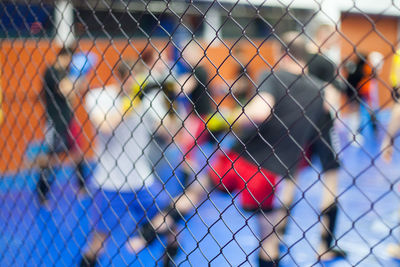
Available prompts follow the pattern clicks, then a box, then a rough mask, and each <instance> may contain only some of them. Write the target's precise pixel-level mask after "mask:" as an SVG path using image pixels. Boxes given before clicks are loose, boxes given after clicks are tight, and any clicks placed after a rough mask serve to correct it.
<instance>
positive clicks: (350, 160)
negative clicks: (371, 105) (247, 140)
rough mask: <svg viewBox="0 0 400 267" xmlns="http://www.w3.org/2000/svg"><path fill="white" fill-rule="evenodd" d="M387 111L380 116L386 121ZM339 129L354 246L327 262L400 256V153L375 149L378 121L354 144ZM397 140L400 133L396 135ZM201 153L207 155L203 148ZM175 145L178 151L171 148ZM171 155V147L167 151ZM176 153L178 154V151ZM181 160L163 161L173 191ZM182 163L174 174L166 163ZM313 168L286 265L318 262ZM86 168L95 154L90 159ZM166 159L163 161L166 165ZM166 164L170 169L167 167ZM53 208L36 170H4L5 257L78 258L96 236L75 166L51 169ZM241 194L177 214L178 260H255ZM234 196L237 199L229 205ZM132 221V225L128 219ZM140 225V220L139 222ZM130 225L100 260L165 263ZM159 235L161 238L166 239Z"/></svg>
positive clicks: (344, 233)
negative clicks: (399, 246) (392, 250)
mask: <svg viewBox="0 0 400 267" xmlns="http://www.w3.org/2000/svg"><path fill="white" fill-rule="evenodd" d="M387 119H388V116H387V114H383V115H382V116H381V117H380V121H381V122H382V124H383V125H384V124H386V123H387ZM338 131H339V132H340V138H341V141H342V142H341V143H342V147H341V151H340V153H339V156H340V158H341V160H342V162H343V168H342V170H341V171H340V186H339V187H340V189H339V203H340V207H341V209H340V213H339V218H338V227H337V231H336V236H337V238H338V246H339V247H340V248H342V249H343V250H345V251H346V252H348V258H347V259H346V260H339V261H335V262H330V263H326V264H324V266H355V265H357V266H389V267H390V266H400V264H399V262H396V261H394V260H392V259H390V258H389V257H388V255H387V253H386V246H387V244H388V243H392V242H395V241H396V240H397V241H400V235H399V234H400V233H399V231H398V229H397V228H398V225H399V221H400V219H399V216H398V210H399V204H400V201H399V184H398V180H399V178H400V166H399V165H398V164H397V163H398V162H400V153H399V152H396V154H395V155H394V159H393V162H392V163H391V164H386V163H384V162H382V160H381V159H380V158H379V157H378V148H379V144H380V142H381V138H382V132H381V131H379V132H378V135H377V137H374V136H373V132H372V130H371V129H369V128H368V127H366V129H365V131H363V136H364V138H365V140H364V144H363V145H361V146H360V145H357V144H349V143H348V140H347V136H348V132H346V129H345V127H344V128H343V127H340V126H339V127H338ZM397 145H398V146H400V143H399V144H397ZM211 150H212V145H209V146H208V147H204V148H203V153H204V154H203V153H200V156H199V158H204V155H206V156H207V155H209V153H211V152H210V151H211ZM201 154H203V156H201ZM171 155H173V152H171ZM171 155H170V156H171ZM175 159H176V158H175ZM176 162H177V161H175V162H174V161H173V160H171V162H170V163H171V165H170V166H169V167H168V166H160V169H159V170H158V171H157V173H158V174H159V176H160V178H161V179H166V180H168V183H167V185H168V188H167V190H169V191H170V192H171V194H172V195H176V194H178V193H179V192H181V188H180V187H179V184H180V183H181V179H182V177H181V175H182V174H181V173H180V172H179V166H177V164H176ZM171 166H172V168H174V169H175V170H176V176H171V175H169V174H168V173H170V171H168V170H169V169H170V168H171ZM314 166H315V167H316V168H310V167H308V168H306V169H304V170H303V171H302V172H301V175H300V177H299V187H300V190H298V192H297V197H296V200H297V204H296V205H295V207H294V209H293V210H292V213H291V219H290V220H289V228H288V233H287V235H286V236H285V239H284V242H285V245H286V248H284V249H283V251H282V255H285V256H284V258H283V260H282V266H301V267H302V266H313V265H314V266H321V264H320V263H317V254H316V249H317V248H318V242H319V231H320V225H319V224H318V223H317V222H318V211H319V204H320V199H321V195H320V193H321V186H322V184H321V182H320V181H319V179H318V168H319V167H318V166H319V164H318V162H317V161H316V162H315V165H314ZM88 167H89V169H90V168H93V167H94V164H90V165H88ZM163 168H164V169H163ZM163 170H164V171H163ZM55 172H56V173H55V176H56V182H55V183H54V185H53V187H52V189H51V197H50V208H49V209H43V208H40V207H39V205H38V201H37V198H36V195H35V192H34V188H35V184H36V181H37V179H38V173H37V171H35V170H30V171H24V172H20V173H18V174H4V175H2V176H3V177H2V178H1V179H0V266H76V265H77V263H78V262H79V260H80V257H81V256H80V255H81V252H82V251H83V250H84V248H85V245H86V244H87V239H88V238H90V235H89V233H90V229H91V225H92V224H93V223H95V222H94V220H95V219H94V217H92V215H91V214H92V213H91V210H92V209H93V208H95V207H94V204H95V203H94V202H93V201H92V200H91V198H90V196H84V197H82V196H80V197H79V196H77V192H76V191H77V189H76V184H75V179H72V178H70V177H72V176H73V173H72V170H71V168H70V167H69V166H63V167H60V168H58V169H56V170H55ZM236 202H237V199H234V200H232V198H231V197H230V196H229V195H226V194H224V193H221V192H218V191H215V192H213V193H211V194H210V197H209V199H207V200H205V201H204V203H203V204H202V205H201V206H200V207H199V208H198V209H197V213H191V214H189V215H188V216H186V220H185V222H181V224H180V230H181V232H180V234H179V236H178V241H179V243H180V245H181V249H180V251H179V253H178V255H177V257H176V259H175V263H177V264H179V265H180V266H209V265H210V266H257V253H258V250H257V247H258V240H257V238H256V236H258V231H259V230H258V228H257V224H256V221H255V216H253V214H252V213H249V212H246V211H243V210H241V209H240V208H239V207H240V206H239V205H238V203H236ZM233 204H235V205H233ZM131 230H132V229H131ZM133 230H134V229H133ZM132 232H133V231H130V230H127V229H125V228H124V227H120V228H116V229H113V231H112V233H111V235H110V237H109V239H108V241H107V243H106V245H105V248H104V253H103V256H102V257H101V259H100V263H101V266H155V265H156V264H158V265H160V266H161V265H162V262H161V260H160V259H161V256H162V253H163V248H162V244H161V242H160V241H155V242H154V243H152V244H151V245H150V246H149V247H148V248H146V249H145V250H144V251H143V252H141V253H139V254H138V255H135V254H132V253H130V252H129V251H128V250H127V246H126V241H127V238H128V237H129V235H131V234H132ZM161 241H162V240H161Z"/></svg>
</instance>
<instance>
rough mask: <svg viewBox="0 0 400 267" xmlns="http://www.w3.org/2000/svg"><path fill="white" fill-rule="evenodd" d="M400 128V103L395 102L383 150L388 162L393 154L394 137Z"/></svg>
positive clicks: (384, 157)
mask: <svg viewBox="0 0 400 267" xmlns="http://www.w3.org/2000/svg"><path fill="white" fill-rule="evenodd" d="M399 130H400V103H395V105H394V107H393V109H392V115H391V118H390V122H389V126H388V128H387V131H386V135H385V137H384V139H383V142H382V146H381V150H382V156H383V159H384V160H385V161H387V162H390V161H391V160H392V156H393V145H394V144H393V141H394V140H393V139H394V137H395V135H396V133H397V131H399Z"/></svg>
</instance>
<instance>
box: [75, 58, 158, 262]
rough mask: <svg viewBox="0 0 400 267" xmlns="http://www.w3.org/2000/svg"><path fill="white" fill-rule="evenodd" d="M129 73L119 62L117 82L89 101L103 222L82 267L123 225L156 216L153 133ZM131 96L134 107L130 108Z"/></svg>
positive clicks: (128, 66) (97, 201)
mask: <svg viewBox="0 0 400 267" xmlns="http://www.w3.org/2000/svg"><path fill="white" fill-rule="evenodd" d="M131 72H132V64H131V63H129V62H128V61H124V60H121V62H120V63H119V64H118V66H117V71H116V76H117V82H116V83H115V84H113V85H108V86H104V87H103V88H97V89H92V90H90V91H89V92H88V93H87V95H86V98H85V106H86V109H87V112H88V115H89V118H90V120H91V122H92V123H93V125H94V127H95V128H96V130H97V133H98V134H97V139H96V141H97V143H96V146H95V155H96V156H97V166H96V169H95V170H94V173H93V177H94V181H93V187H94V189H95V190H96V193H95V196H94V204H95V205H97V207H96V208H97V209H98V212H99V213H100V218H99V220H98V221H97V223H96V225H95V227H94V230H93V233H92V238H91V239H90V242H89V244H88V246H87V248H86V250H85V252H84V255H83V258H82V260H81V263H80V266H91V267H92V266H95V265H96V262H97V260H98V258H99V257H100V256H101V255H102V252H103V248H104V243H105V242H106V239H107V238H108V237H109V235H110V233H111V231H112V230H113V229H115V228H117V227H119V226H123V227H124V229H125V230H127V231H128V232H130V231H131V230H132V229H134V228H136V227H138V226H139V225H140V224H142V223H143V222H144V221H145V220H146V219H147V218H152V216H153V215H154V214H156V213H157V209H158V208H157V203H155V201H156V200H155V196H159V194H160V192H161V190H162V185H161V183H156V179H155V177H154V174H153V172H152V167H151V162H150V160H149V158H148V154H147V151H146V150H147V146H148V145H149V143H150V139H151V133H150V132H149V130H148V129H147V125H148V124H147V123H146V122H145V120H146V118H145V117H144V113H145V110H143V109H142V106H141V103H140V102H135V101H134V100H135V98H134V96H133V95H132V87H133V83H134V78H133V76H132V73H131ZM127 98H128V99H130V100H131V103H132V104H131V105H127V104H126V99H127ZM161 203H162V202H161ZM161 207H162V206H161ZM129 229H130V230H129Z"/></svg>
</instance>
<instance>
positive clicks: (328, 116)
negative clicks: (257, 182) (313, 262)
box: [278, 24, 346, 260]
mask: <svg viewBox="0 0 400 267" xmlns="http://www.w3.org/2000/svg"><path fill="white" fill-rule="evenodd" d="M335 35H336V29H335V27H334V26H332V25H326V24H323V25H321V26H320V27H318V29H317V32H316V34H315V37H314V39H313V40H312V45H311V46H308V52H309V53H310V55H309V59H308V64H307V65H308V68H307V69H305V72H308V74H309V75H311V76H312V77H314V78H317V79H318V81H319V82H321V84H324V88H323V93H324V95H323V97H324V101H325V105H324V107H325V109H324V111H323V115H322V117H321V118H320V120H321V121H320V123H319V125H320V128H319V129H318V130H319V132H320V134H321V137H322V138H318V139H316V140H313V141H311V142H310V143H309V144H307V146H306V147H305V149H306V152H307V153H306V159H305V160H304V161H305V164H307V163H311V157H312V156H314V155H316V156H317V157H318V158H319V160H320V162H321V165H322V166H321V167H322V172H321V174H322V175H323V179H322V181H323V189H322V194H321V196H322V201H321V215H320V216H321V218H322V223H323V227H322V232H321V242H320V247H319V249H318V254H319V257H320V259H321V260H331V259H334V258H336V257H345V256H346V254H345V253H344V252H343V251H341V250H340V249H338V248H335V245H334V243H333V241H334V232H335V228H336V221H337V213H338V208H337V200H336V195H337V186H338V172H339V168H340V163H339V161H338V159H337V154H336V152H337V151H339V143H338V142H339V137H338V135H337V133H336V131H335V128H334V120H335V118H336V116H337V110H338V106H339V100H340V96H341V93H342V91H343V89H344V85H343V84H342V83H341V82H340V79H338V76H339V74H338V69H337V66H336V64H335V63H334V62H333V61H332V60H331V59H330V58H329V57H328V55H327V54H325V53H328V52H329V50H331V49H332V48H331V47H332V46H337V45H338V43H337V38H336V37H335ZM297 180H298V173H297V174H296V175H295V176H294V177H293V179H292V178H291V177H289V179H286V183H285V187H284V190H283V192H282V198H281V200H282V204H283V205H282V206H283V210H282V212H283V213H284V214H285V215H284V216H285V218H284V220H283V221H282V223H281V224H280V227H279V228H278V230H279V231H280V233H281V234H283V235H284V234H285V232H286V230H287V223H288V219H289V215H290V209H291V208H292V205H293V200H294V197H295V191H296V188H297V184H296V181H297Z"/></svg>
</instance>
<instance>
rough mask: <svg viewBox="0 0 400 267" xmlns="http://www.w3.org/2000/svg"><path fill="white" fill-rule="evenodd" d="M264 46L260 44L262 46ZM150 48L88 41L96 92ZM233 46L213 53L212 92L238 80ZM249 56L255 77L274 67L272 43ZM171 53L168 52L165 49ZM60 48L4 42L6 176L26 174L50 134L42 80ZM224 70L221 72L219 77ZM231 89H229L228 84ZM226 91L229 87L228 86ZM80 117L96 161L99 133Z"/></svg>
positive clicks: (2, 167)
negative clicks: (124, 62) (35, 144)
mask: <svg viewBox="0 0 400 267" xmlns="http://www.w3.org/2000/svg"><path fill="white" fill-rule="evenodd" d="M256 43H259V42H256ZM146 44H148V43H147V40H131V41H130V42H128V41H127V40H113V41H112V42H110V41H108V40H96V41H95V42H93V41H89V40H83V41H81V42H80V47H81V48H82V50H84V51H88V50H90V51H92V52H93V53H95V54H97V56H98V58H99V59H100V60H99V63H98V66H97V67H96V70H95V71H94V72H93V74H92V76H91V77H90V84H91V87H92V88H93V87H97V86H100V85H103V84H109V83H112V82H113V75H112V70H113V69H114V68H115V65H116V63H117V62H118V60H119V59H120V58H127V57H133V58H137V55H138V54H137V51H140V50H142V49H143V47H144V46H145V45H146ZM152 44H153V45H154V46H155V47H157V48H158V49H159V50H160V51H161V50H162V51H163V53H165V54H166V55H168V54H169V53H170V48H171V47H170V45H169V46H167V48H165V47H166V41H165V40H155V41H153V40H152ZM226 45H227V46H229V47H230V46H231V43H230V42H226V43H225V44H218V45H214V46H210V47H208V48H207V51H206V54H207V59H206V60H204V62H205V64H206V65H207V70H208V71H209V74H210V77H214V78H213V81H212V83H211V85H212V86H215V87H217V86H218V87H221V86H223V85H224V84H225V83H224V82H223V81H226V82H228V83H229V82H230V81H231V80H233V79H234V73H235V71H234V69H235V68H234V66H235V65H236V64H235V61H234V60H233V59H230V58H229V49H228V48H227V47H226ZM241 45H242V46H243V50H244V51H245V54H246V55H245V57H246V58H245V59H244V61H246V63H247V62H249V61H250V63H249V65H248V69H249V72H250V73H252V74H253V76H254V74H255V73H257V72H259V71H262V70H265V69H266V68H268V64H267V63H266V62H273V57H272V54H273V52H272V51H273V49H274V46H273V45H272V44H271V43H268V42H266V43H263V44H262V45H261V47H259V48H258V49H256V48H254V47H253V46H251V45H250V44H249V43H247V44H241ZM164 48H165V49H164ZM56 53H57V48H56V47H55V46H54V45H53V44H51V43H50V42H49V41H46V40H42V41H36V40H29V39H27V40H4V41H2V42H1V47H0V64H1V66H0V67H1V69H2V72H3V73H2V81H1V82H2V88H3V94H4V101H3V110H4V114H5V120H4V122H3V124H2V125H1V126H0V136H1V138H0V153H1V158H0V172H5V171H7V172H9V171H15V170H18V169H22V168H23V164H21V163H22V161H23V155H24V153H25V150H26V147H27V145H28V144H29V143H30V142H32V141H33V140H40V139H42V138H43V134H44V113H43V103H42V102H41V97H40V92H41V88H42V75H43V73H44V70H45V68H46V66H48V65H49V64H51V63H52V62H53V61H54V60H55V55H56ZM217 69H218V72H217ZM228 85H229V84H228ZM224 87H225V88H227V87H228V86H227V85H225V86H224ZM76 114H77V116H78V118H79V120H80V122H81V123H82V125H83V127H84V137H85V138H84V139H85V142H84V150H85V151H86V152H87V155H89V156H90V155H91V152H92V151H91V146H90V144H91V143H92V142H93V138H94V133H93V129H92V128H91V125H90V123H89V121H88V118H87V114H86V112H85V111H84V109H83V108H82V106H79V107H78V108H77V111H76Z"/></svg>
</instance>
